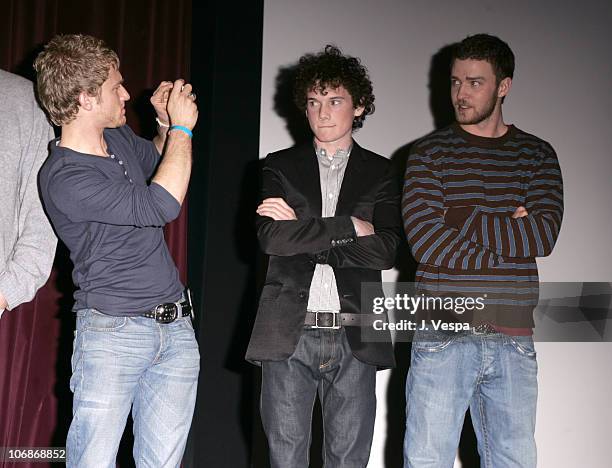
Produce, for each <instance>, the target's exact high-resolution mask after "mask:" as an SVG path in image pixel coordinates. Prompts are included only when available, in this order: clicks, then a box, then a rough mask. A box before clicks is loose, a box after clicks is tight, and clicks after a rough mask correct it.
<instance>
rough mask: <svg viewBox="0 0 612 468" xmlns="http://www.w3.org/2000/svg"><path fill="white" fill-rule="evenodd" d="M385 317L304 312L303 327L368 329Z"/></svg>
mask: <svg viewBox="0 0 612 468" xmlns="http://www.w3.org/2000/svg"><path fill="white" fill-rule="evenodd" d="M384 318H385V317H381V316H380V315H374V314H348V313H343V312H312V311H310V310H309V311H307V312H306V319H305V320H304V325H305V326H310V327H312V328H329V329H333V330H337V329H338V328H340V327H342V326H345V327H351V326H352V327H366V326H367V327H369V326H372V324H373V323H374V322H375V321H376V320H382V319H384Z"/></svg>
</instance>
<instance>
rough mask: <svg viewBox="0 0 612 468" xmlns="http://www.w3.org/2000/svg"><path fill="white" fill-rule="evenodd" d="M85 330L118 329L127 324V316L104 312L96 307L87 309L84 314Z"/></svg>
mask: <svg viewBox="0 0 612 468" xmlns="http://www.w3.org/2000/svg"><path fill="white" fill-rule="evenodd" d="M82 321H83V322H82V323H83V330H88V331H117V330H119V329H121V328H123V327H124V326H125V324H126V323H127V317H115V316H114V315H107V314H103V313H102V312H98V311H97V310H95V309H87V310H86V312H85V314H84V315H83V316H82Z"/></svg>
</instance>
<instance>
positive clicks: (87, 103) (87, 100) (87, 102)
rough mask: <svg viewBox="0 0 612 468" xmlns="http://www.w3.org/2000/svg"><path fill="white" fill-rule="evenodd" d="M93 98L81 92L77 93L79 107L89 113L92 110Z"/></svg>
mask: <svg viewBox="0 0 612 468" xmlns="http://www.w3.org/2000/svg"><path fill="white" fill-rule="evenodd" d="M94 99H96V98H95V97H94V96H90V95H89V94H87V93H86V92H85V91H81V92H80V93H79V106H81V107H82V108H83V110H86V111H90V110H92V109H93V105H94Z"/></svg>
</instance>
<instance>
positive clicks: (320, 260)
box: [316, 254, 325, 263]
mask: <svg viewBox="0 0 612 468" xmlns="http://www.w3.org/2000/svg"><path fill="white" fill-rule="evenodd" d="M316 258H317V262H318V263H325V255H323V254H317V255H316Z"/></svg>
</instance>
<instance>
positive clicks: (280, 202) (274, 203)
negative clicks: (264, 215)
mask: <svg viewBox="0 0 612 468" xmlns="http://www.w3.org/2000/svg"><path fill="white" fill-rule="evenodd" d="M262 204H266V205H268V204H269V205H271V206H279V207H281V208H283V209H285V210H291V209H292V208H291V207H290V206H289V205H288V204H287V202H286V201H285V200H283V199H282V198H266V199H265V200H264V201H263V202H262Z"/></svg>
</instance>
